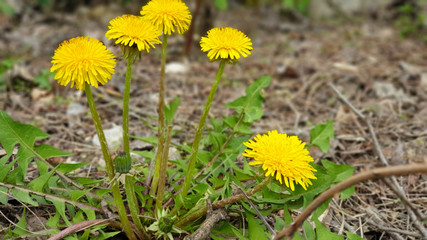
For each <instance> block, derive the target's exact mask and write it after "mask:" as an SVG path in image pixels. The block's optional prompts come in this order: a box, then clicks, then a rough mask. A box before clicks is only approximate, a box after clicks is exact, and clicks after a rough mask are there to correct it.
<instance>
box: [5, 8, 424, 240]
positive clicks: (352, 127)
mask: <svg viewBox="0 0 427 240" xmlns="http://www.w3.org/2000/svg"><path fill="white" fill-rule="evenodd" d="M138 12H139V7H138V6H136V5H135V4H128V5H127V6H122V5H114V4H112V5H108V6H103V5H97V6H92V7H87V6H80V7H78V8H76V9H75V10H74V11H72V12H67V11H63V12H56V11H51V12H47V13H46V12H43V13H42V12H40V11H36V10H34V9H24V10H23V12H22V13H20V14H19V15H17V16H10V17H9V16H0V23H1V24H0V32H1V34H0V54H1V58H2V59H6V58H14V59H18V61H17V63H16V65H15V67H14V68H13V69H12V70H11V71H9V72H8V73H7V74H9V75H8V76H9V78H8V79H9V81H10V83H11V84H12V86H14V87H13V89H9V90H8V91H1V92H0V109H2V110H4V111H6V112H7V113H8V114H10V115H11V116H12V118H13V119H14V120H16V121H20V122H23V123H31V124H34V125H35V126H37V127H39V128H41V129H42V130H44V131H45V132H47V133H49V134H51V137H50V138H49V139H48V140H46V142H47V143H49V144H51V145H53V146H55V147H57V148H59V149H62V150H65V151H68V152H72V153H74V154H75V155H74V156H72V157H69V158H59V159H53V160H52V161H56V162H61V161H66V162H79V161H91V162H92V163H93V165H94V166H96V165H97V164H100V161H99V159H100V157H101V156H100V154H101V152H100V151H99V150H98V149H97V148H96V147H94V146H93V144H92V137H93V135H94V134H95V130H94V128H93V126H92V122H91V118H90V115H89V113H88V108H87V106H86V98H85V96H84V94H83V92H79V91H76V90H73V89H70V88H69V87H61V86H58V85H57V84H56V83H55V82H54V81H51V84H52V87H53V89H52V90H51V91H45V90H42V89H40V88H38V87H36V84H35V83H34V77H35V76H37V75H39V74H40V72H39V71H40V69H49V68H50V67H51V63H50V61H51V57H52V55H53V51H54V50H55V49H56V47H57V46H58V44H59V43H60V42H62V41H63V40H65V39H69V38H72V37H76V36H79V35H87V36H91V37H95V38H97V39H100V40H102V41H103V42H104V43H105V44H106V45H107V47H108V48H109V49H111V50H113V52H114V53H115V55H116V56H119V55H120V50H119V48H118V47H115V46H113V44H112V42H111V41H108V40H107V39H106V38H105V36H104V34H105V31H106V30H107V26H108V21H109V20H110V19H112V18H114V17H115V16H118V15H121V14H123V13H130V14H138ZM281 17H282V16H281V15H280V13H279V11H277V10H275V9H264V8H261V9H258V10H255V9H253V8H243V7H233V8H232V9H229V10H227V11H223V12H215V13H214V19H215V20H214V21H212V23H213V25H215V26H232V27H235V28H239V29H240V30H242V31H243V32H245V33H246V34H247V35H248V36H249V37H250V38H251V39H252V41H253V48H254V50H253V52H252V54H251V55H250V56H249V57H248V58H244V59H241V61H240V63H239V64H236V65H227V66H226V69H225V72H224V76H223V79H222V80H221V86H220V88H219V90H218V92H217V95H216V96H215V101H214V104H213V106H212V110H211V112H210V114H211V116H214V117H221V116H227V115H228V114H229V113H231V110H230V109H227V108H225V106H224V105H225V104H226V103H227V102H230V101H232V100H234V99H235V98H237V97H240V96H242V95H243V94H244V90H245V87H246V86H248V85H249V84H250V83H251V82H252V81H254V80H255V79H256V78H258V77H260V76H263V75H271V76H272V82H271V85H270V86H269V87H268V88H267V89H266V90H265V91H264V95H265V104H264V110H265V112H264V113H265V115H264V117H263V118H262V119H261V120H260V121H259V122H257V123H256V124H255V125H254V126H253V127H252V130H253V132H254V133H256V134H258V133H265V132H266V131H269V130H275V129H277V130H278V131H279V132H284V133H288V134H292V135H298V136H299V137H300V138H302V139H303V140H305V141H307V140H309V130H310V129H311V128H312V127H313V125H314V124H317V123H325V122H326V121H328V120H333V121H334V128H335V139H333V141H332V143H331V145H332V147H331V151H330V152H329V153H328V154H326V155H325V154H322V152H321V151H319V150H316V149H314V150H313V151H312V153H311V154H312V156H313V158H314V159H316V160H317V161H318V160H320V159H321V158H322V159H329V160H332V161H334V162H336V163H345V164H349V165H352V166H354V167H355V169H356V170H355V171H356V172H360V171H363V170H365V169H370V168H374V167H380V166H382V163H381V162H380V161H379V159H378V157H377V155H376V154H375V151H374V148H373V141H372V137H371V136H370V135H369V131H368V128H367V126H366V125H365V124H364V123H363V121H361V120H360V119H359V118H358V117H357V116H356V115H355V114H354V113H353V112H352V111H351V110H350V109H349V108H348V107H347V106H346V105H344V104H343V103H342V102H340V101H339V99H338V97H337V96H336V94H335V93H334V92H333V91H332V90H331V88H330V87H329V86H328V83H332V84H334V85H335V86H336V87H337V88H338V89H339V90H340V91H341V92H342V93H343V94H344V95H345V96H346V97H347V98H348V99H349V100H350V101H351V102H352V104H353V105H354V106H355V107H356V108H357V109H359V110H360V111H361V112H362V113H364V114H365V115H366V116H367V117H368V118H369V119H370V120H371V122H372V125H373V127H374V129H375V131H376V134H377V136H378V139H379V143H380V145H381V147H382V151H383V153H384V155H385V157H386V159H387V160H388V161H389V163H390V165H398V164H409V163H414V162H419V163H420V162H424V163H427V148H426V147H427V144H426V141H427V127H426V123H427V122H426V119H427V46H426V44H425V43H423V42H422V41H420V40H417V39H402V38H401V37H400V35H399V32H398V29H396V28H395V27H393V25H392V23H387V22H385V21H373V20H372V19H370V18H368V17H366V18H364V19H362V20H356V21H351V22H349V21H343V20H333V21H332V20H329V21H326V22H315V21H311V20H308V23H301V22H296V23H292V22H289V23H287V25H283V21H280V20H281ZM199 28H200V29H202V28H203V26H199ZM201 35H204V33H201V32H200V31H196V33H195V34H194V36H193V38H194V44H193V47H192V49H191V54H190V57H189V58H185V57H183V54H182V53H183V50H184V44H185V37H183V36H176V35H174V36H172V37H171V38H170V41H169V50H168V51H169V52H168V60H167V61H168V62H169V63H171V62H176V63H180V64H182V66H184V68H185V71H183V72H179V73H176V72H175V73H169V74H167V76H166V81H167V92H166V96H167V101H170V100H172V99H173V98H174V97H180V98H182V101H181V105H180V107H179V109H178V114H177V118H176V119H175V128H176V129H181V130H183V131H181V132H180V133H179V134H178V135H176V136H175V139H174V140H173V141H176V142H181V143H182V142H190V141H191V140H192V136H193V134H194V132H195V126H196V124H197V123H198V118H199V116H200V113H201V110H202V107H203V104H204V102H205V100H206V97H207V94H208V92H209V90H210V86H211V84H212V82H213V79H214V78H215V75H216V72H217V68H218V63H211V62H209V61H208V59H207V57H206V55H205V54H204V53H202V52H200V49H199V47H198V41H199V39H200V36H201ZM159 56H160V48H159V47H157V48H156V49H155V50H152V51H150V54H143V56H142V60H141V61H140V62H138V64H136V65H135V67H134V69H133V73H134V75H133V82H132V92H131V99H132V100H131V107H130V109H131V119H130V133H131V135H135V136H150V135H154V134H155V133H154V132H153V131H152V130H151V129H150V128H149V127H148V126H147V125H146V124H144V123H143V122H142V121H141V119H145V120H147V121H148V122H150V123H152V124H155V122H154V121H153V120H150V117H154V116H156V108H157V98H158V95H157V94H158V88H159V86H158V78H159V71H160V57H159ZM116 72H117V74H116V75H115V76H114V77H113V79H111V81H110V82H109V83H108V84H107V85H106V86H104V87H99V88H98V89H97V90H96V91H95V94H94V95H95V97H96V102H97V108H98V111H99V113H100V115H101V119H102V120H103V126H104V129H110V128H112V127H114V125H117V126H120V125H121V106H120V104H121V100H120V97H121V93H122V92H123V88H124V84H123V83H124V73H125V63H124V62H123V61H122V60H118V66H117V68H116ZM71 103H77V104H80V105H82V106H84V108H85V110H84V112H83V113H82V114H79V115H77V116H74V117H70V116H67V114H66V112H67V108H68V106H69V105H70V104H71ZM131 148H132V149H143V148H146V146H145V145H141V143H140V142H139V141H132V142H131ZM34 170H35V169H34ZM30 171H31V169H30ZM95 171H96V170H95ZM92 174H99V175H100V176H102V175H103V174H104V173H103V172H92ZM398 181H399V183H400V184H401V186H402V187H403V189H404V190H405V192H406V193H407V195H408V198H409V199H410V201H411V203H412V204H413V205H414V206H415V208H417V209H418V210H419V211H420V212H421V213H422V214H423V215H424V216H425V215H426V214H427V176H425V175H424V176H423V175H411V176H405V177H399V178H398ZM295 214H297V213H295ZM0 219H1V218H0ZM1 221H2V225H3V226H4V227H7V226H8V222H7V221H4V220H1ZM323 223H324V224H325V225H326V226H328V227H329V228H330V229H333V231H336V232H342V231H343V230H345V231H350V232H355V233H358V234H359V235H362V236H363V237H365V238H367V239H398V238H397V237H396V236H395V235H391V233H392V232H398V235H400V236H401V237H402V239H420V235H419V232H418V231H417V230H416V229H415V228H414V227H413V226H412V225H411V224H410V223H411V220H410V218H409V216H408V214H407V211H406V210H405V207H404V205H403V204H401V203H400V201H399V199H398V197H397V196H396V195H395V194H394V193H393V192H392V191H391V190H390V189H389V188H388V187H387V186H386V185H385V184H384V183H383V182H381V181H368V182H365V183H362V184H358V185H357V186H356V193H355V194H354V195H353V196H352V197H351V198H349V199H347V200H344V201H342V200H339V199H338V198H337V199H334V200H333V201H332V203H331V205H330V208H329V209H328V211H327V214H326V215H325V216H324V218H323ZM424 226H425V225H424ZM425 227H427V226H425Z"/></svg>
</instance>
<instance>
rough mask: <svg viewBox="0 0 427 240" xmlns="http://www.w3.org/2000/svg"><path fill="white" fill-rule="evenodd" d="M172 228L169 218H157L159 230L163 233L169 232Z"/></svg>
mask: <svg viewBox="0 0 427 240" xmlns="http://www.w3.org/2000/svg"><path fill="white" fill-rule="evenodd" d="M172 228H173V221H171V220H170V219H169V218H167V217H161V218H160V219H159V229H160V231H162V232H164V233H169V232H170V231H172Z"/></svg>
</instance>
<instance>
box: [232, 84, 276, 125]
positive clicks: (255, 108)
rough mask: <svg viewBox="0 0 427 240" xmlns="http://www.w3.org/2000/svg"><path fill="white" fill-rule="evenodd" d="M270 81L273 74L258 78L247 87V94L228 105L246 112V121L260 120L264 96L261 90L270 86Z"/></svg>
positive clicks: (237, 110) (238, 110) (239, 111)
mask: <svg viewBox="0 0 427 240" xmlns="http://www.w3.org/2000/svg"><path fill="white" fill-rule="evenodd" d="M270 82H271V76H263V77H260V78H258V79H257V80H255V81H254V82H253V83H252V84H251V85H249V86H248V87H247V88H246V96H243V97H240V98H238V99H236V100H234V101H233V102H231V103H228V104H226V107H229V108H233V109H234V110H235V111H236V112H238V113H242V112H244V114H245V116H244V119H243V122H245V123H253V122H254V121H256V120H259V119H260V118H261V117H262V115H263V110H262V103H263V100H264V98H263V97H262V95H261V90H262V89H264V88H266V87H268V86H269V85H270Z"/></svg>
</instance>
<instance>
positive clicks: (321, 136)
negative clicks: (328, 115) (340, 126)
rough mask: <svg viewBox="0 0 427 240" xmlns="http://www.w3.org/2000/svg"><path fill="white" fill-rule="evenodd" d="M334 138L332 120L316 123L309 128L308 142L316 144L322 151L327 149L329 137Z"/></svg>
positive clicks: (325, 151)
mask: <svg viewBox="0 0 427 240" xmlns="http://www.w3.org/2000/svg"><path fill="white" fill-rule="evenodd" d="M333 138H334V125H333V122H332V121H327V122H326V124H316V126H315V127H314V128H313V129H311V130H310V144H311V145H314V146H317V147H318V148H319V149H320V150H321V151H322V152H324V153H327V152H328V151H329V146H330V142H329V140H330V139H333Z"/></svg>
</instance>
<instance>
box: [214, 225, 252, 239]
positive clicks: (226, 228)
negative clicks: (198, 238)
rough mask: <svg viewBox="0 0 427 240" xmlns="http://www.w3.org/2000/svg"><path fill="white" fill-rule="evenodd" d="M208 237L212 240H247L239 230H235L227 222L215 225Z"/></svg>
mask: <svg viewBox="0 0 427 240" xmlns="http://www.w3.org/2000/svg"><path fill="white" fill-rule="evenodd" d="M218 235H219V236H218ZM222 236H224V237H222ZM210 237H211V238H212V239H214V240H222V239H236V238H237V239H241V240H248V238H247V237H245V236H244V235H243V234H242V232H241V231H240V229H238V228H236V227H235V226H233V225H231V224H230V223H229V222H226V221H221V222H219V223H218V224H216V225H215V227H214V228H213V229H212V234H211V235H210Z"/></svg>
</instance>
